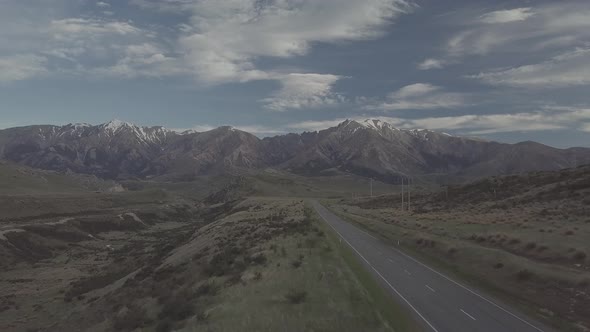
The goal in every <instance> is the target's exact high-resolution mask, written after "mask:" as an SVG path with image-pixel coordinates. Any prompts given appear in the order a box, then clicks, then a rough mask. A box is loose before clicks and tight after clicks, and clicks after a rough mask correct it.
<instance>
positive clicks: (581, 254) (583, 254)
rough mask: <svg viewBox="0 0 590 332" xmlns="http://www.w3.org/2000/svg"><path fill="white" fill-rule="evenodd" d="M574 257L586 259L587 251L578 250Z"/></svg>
mask: <svg viewBox="0 0 590 332" xmlns="http://www.w3.org/2000/svg"><path fill="white" fill-rule="evenodd" d="M574 259H575V260H579V261H582V260H584V259H586V253H585V252H583V251H577V252H576V253H575V254H574Z"/></svg>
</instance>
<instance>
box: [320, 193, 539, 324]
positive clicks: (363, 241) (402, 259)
mask: <svg viewBox="0 0 590 332" xmlns="http://www.w3.org/2000/svg"><path fill="white" fill-rule="evenodd" d="M312 204H313V206H314V207H315V209H316V211H317V212H318V214H319V215H320V216H321V217H322V219H324V221H325V222H326V223H328V224H329V225H330V226H331V227H332V228H333V229H334V230H335V231H336V233H338V234H339V235H340V237H341V238H342V241H343V242H346V244H348V245H349V246H350V247H351V248H352V250H353V251H355V252H356V254H357V255H358V256H359V257H360V259H361V260H362V261H363V263H364V264H365V266H366V267H367V269H368V270H369V271H370V272H371V273H373V274H374V275H375V277H376V279H377V280H378V281H379V282H380V283H381V284H382V285H383V287H384V289H385V290H386V291H388V292H390V293H391V294H392V295H393V296H394V297H396V298H397V299H398V300H399V302H400V303H402V304H406V305H407V306H408V307H409V309H410V312H412V313H414V314H415V316H416V318H417V320H418V321H419V322H421V323H422V325H423V326H424V330H425V331H435V332H447V331H448V332H461V331H468V332H479V331H481V332H504V331H507V332H508V331H514V332H539V331H545V332H549V331H551V330H549V329H548V328H547V327H545V326H542V325H541V324H539V323H538V322H534V321H532V320H530V319H528V318H525V317H524V316H523V315H522V314H520V313H517V312H515V311H514V310H513V309H510V308H509V307H507V306H505V305H503V304H500V303H498V302H497V301H496V300H492V299H490V298H489V297H488V296H485V295H483V294H482V293H480V292H479V291H475V290H472V289H471V288H468V287H466V286H464V285H462V284H461V283H459V282H456V281H454V280H453V279H451V278H449V277H447V276H445V275H444V274H442V273H439V272H437V271H436V270H434V269H432V268H430V267H428V266H426V265H424V264H422V263H420V262H419V261H418V260H416V259H414V258H412V257H410V256H408V255H406V254H405V253H403V252H401V251H400V250H398V249H397V248H395V247H394V246H391V245H388V244H386V243H385V242H383V241H381V240H379V239H377V238H376V237H374V236H372V235H371V234H369V233H367V232H365V231H363V230H361V229H359V228H358V227H355V226H353V225H352V224H350V223H347V222H345V221H343V220H342V219H340V218H339V217H338V216H336V215H334V214H333V213H331V212H330V211H328V210H327V209H326V208H324V207H323V206H322V205H321V204H319V203H318V202H317V201H312Z"/></svg>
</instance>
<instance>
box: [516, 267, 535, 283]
mask: <svg viewBox="0 0 590 332" xmlns="http://www.w3.org/2000/svg"><path fill="white" fill-rule="evenodd" d="M533 276H534V273H533V272H531V271H529V270H528V269H523V270H520V271H518V272H517V273H516V280H518V281H528V280H531V279H532V278H533Z"/></svg>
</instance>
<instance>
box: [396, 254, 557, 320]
mask: <svg viewBox="0 0 590 332" xmlns="http://www.w3.org/2000/svg"><path fill="white" fill-rule="evenodd" d="M390 248H391V249H393V250H395V251H397V252H399V253H400V254H401V255H403V256H405V257H407V258H409V259H411V260H413V261H414V262H416V263H418V264H420V265H422V266H424V267H425V268H427V269H429V270H430V271H432V272H434V273H436V274H438V275H439V276H441V277H443V278H445V279H447V280H448V281H450V282H452V283H454V284H455V285H457V286H459V287H461V288H463V289H465V290H466V291H468V292H470V293H471V294H473V295H475V296H477V297H479V298H480V299H482V300H484V301H486V302H488V303H489V304H491V305H493V306H495V307H496V308H498V309H500V310H502V311H504V312H505V313H507V314H509V315H510V316H512V317H514V318H516V319H518V320H519V321H521V322H523V323H525V324H526V325H528V326H530V327H532V328H533V329H535V330H537V331H539V332H545V331H543V330H541V329H540V328H538V327H536V326H535V325H533V324H531V323H529V322H527V321H526V320H524V319H522V318H520V317H518V316H517V315H515V314H513V313H512V312H510V311H508V310H507V309H504V308H503V307H501V306H500V305H498V304H496V303H495V302H493V301H492V300H488V299H487V298H485V297H483V296H482V295H480V294H478V293H477V292H475V291H473V290H471V289H469V288H468V287H466V286H463V285H462V284H460V283H458V282H456V281H455V280H453V279H451V278H449V277H447V276H446V275H444V274H442V273H440V272H438V271H436V270H435V269H433V268H431V267H430V266H428V265H426V264H423V263H422V262H420V261H418V260H416V259H415V258H414V257H412V256H409V255H406V254H405V253H404V252H402V251H401V250H399V249H397V248H394V247H390Z"/></svg>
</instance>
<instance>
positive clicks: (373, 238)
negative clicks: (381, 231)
mask: <svg viewBox="0 0 590 332" xmlns="http://www.w3.org/2000/svg"><path fill="white" fill-rule="evenodd" d="M359 231H361V232H363V233H365V234H367V235H368V236H370V237H372V238H373V239H375V240H377V238H376V237H374V236H373V235H371V234H369V232H367V231H363V230H362V229H359Z"/></svg>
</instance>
